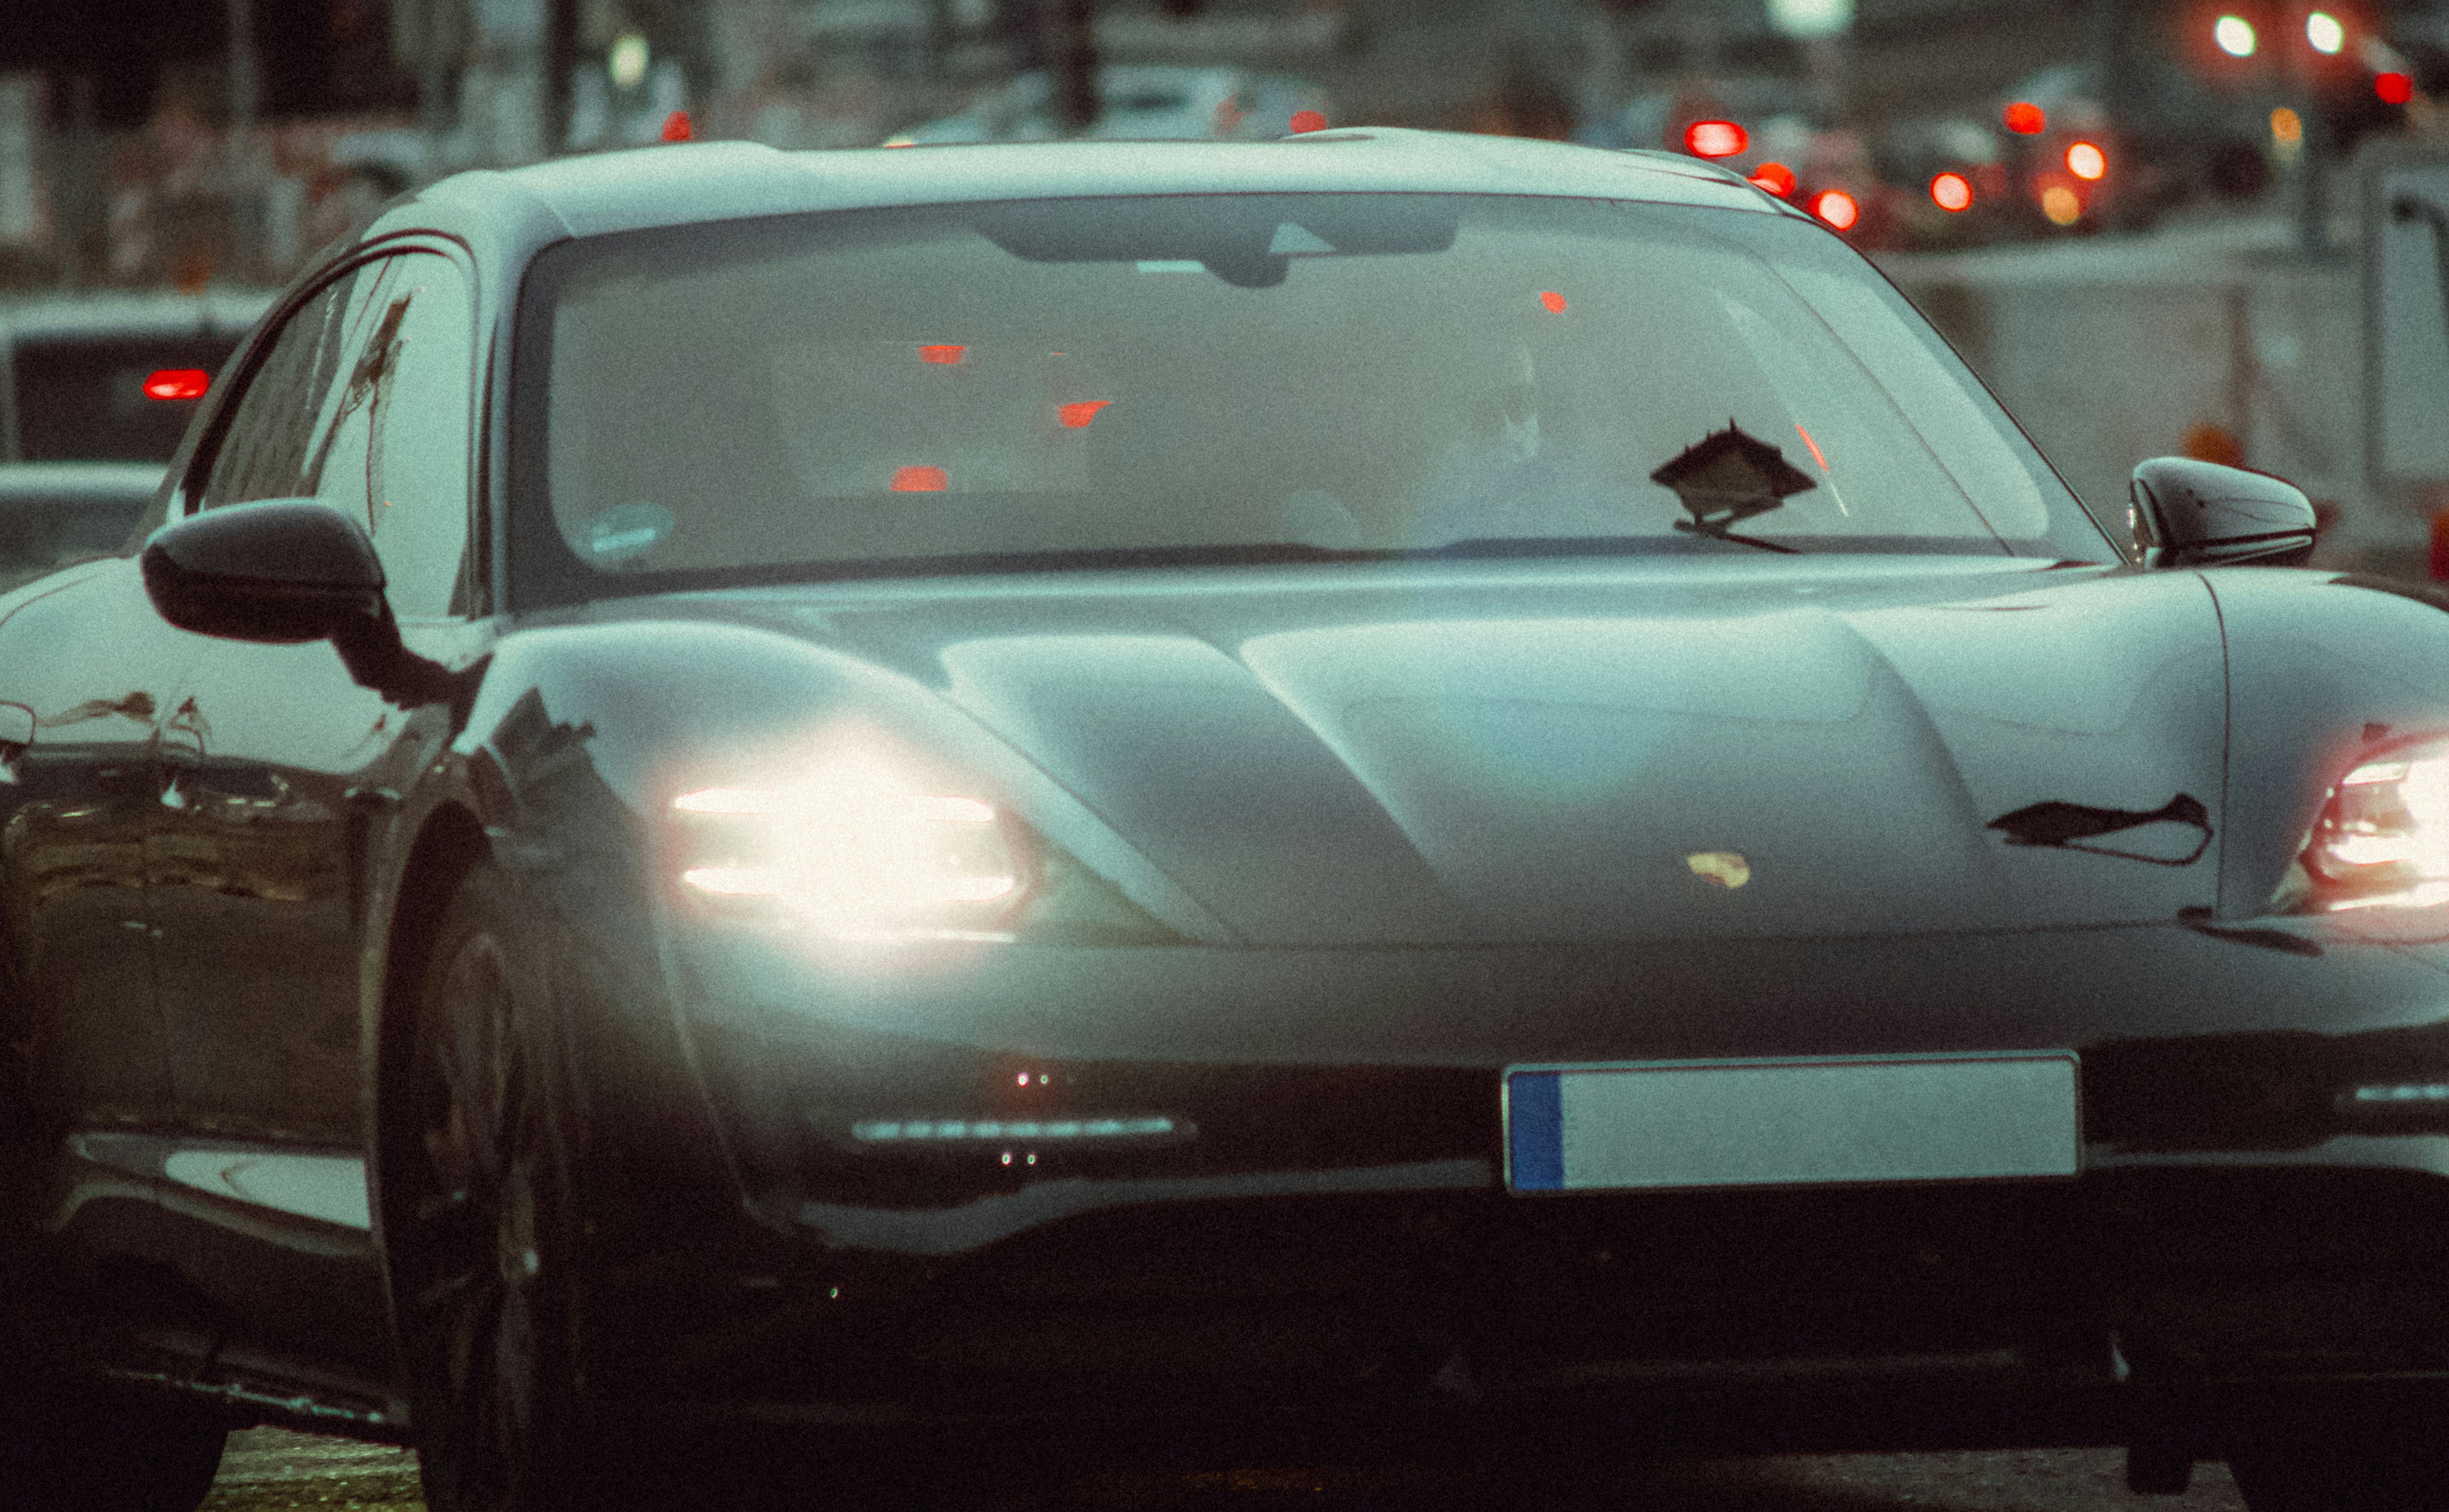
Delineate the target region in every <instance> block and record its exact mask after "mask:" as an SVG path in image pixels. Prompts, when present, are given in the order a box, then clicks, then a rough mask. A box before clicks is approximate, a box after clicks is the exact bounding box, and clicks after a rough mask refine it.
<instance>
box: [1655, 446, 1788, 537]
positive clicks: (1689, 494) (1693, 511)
mask: <svg viewBox="0 0 2449 1512" xmlns="http://www.w3.org/2000/svg"><path fill="white" fill-rule="evenodd" d="M1649 480H1650V481H1651V482H1653V483H1656V484H1659V485H1660V486H1662V487H1665V488H1670V489H1673V490H1674V491H1675V497H1676V499H1677V500H1678V501H1680V502H1681V503H1682V504H1683V506H1684V508H1685V511H1686V512H1687V514H1690V515H1691V516H1692V517H1691V518H1690V519H1688V520H1677V521H1675V528H1676V529H1677V530H1679V531H1682V532H1684V533H1686V534H1687V535H1707V536H1708V537H1710V538H1711V539H1713V540H1720V541H1734V542H1737V543H1739V544H1741V545H1744V546H1757V547H1759V548H1760V549H1761V550H1762V551H1764V552H1789V553H1792V552H1794V551H1795V548H1793V547H1791V546H1780V545H1778V544H1777V543H1775V542H1773V541H1764V540H1762V539H1760V538H1759V537H1758V536H1753V535H1738V534H1736V533H1734V527H1735V526H1738V525H1741V524H1742V523H1743V522H1744V521H1745V520H1747V519H1750V518H1751V517H1752V516H1753V515H1755V514H1767V513H1768V512H1769V511H1771V510H1775V509H1784V507H1785V500H1786V497H1787V495H1789V494H1802V493H1806V492H1808V491H1810V490H1812V489H1815V488H1818V487H1819V486H1820V485H1819V483H1818V482H1817V481H1815V480H1814V479H1813V478H1811V477H1810V476H1809V475H1806V474H1804V473H1803V472H1802V471H1801V470H1800V469H1798V468H1796V467H1795V465H1794V464H1793V463H1791V462H1788V461H1787V460H1786V459H1785V454H1784V452H1781V451H1779V450H1778V449H1777V448H1776V447H1774V446H1771V445H1769V444H1768V443H1767V442H1766V441H1764V440H1762V439H1761V438H1760V437H1759V436H1751V435H1747V434H1745V431H1744V428H1743V427H1742V426H1740V425H1737V424H1736V423H1735V422H1734V420H1733V419H1731V418H1729V419H1728V420H1727V421H1726V429H1725V430H1723V431H1711V432H1710V433H1709V434H1708V435H1707V436H1703V437H1701V438H1700V439H1699V440H1698V441H1695V442H1693V443H1692V444H1691V445H1690V446H1687V447H1686V448H1685V449H1684V450H1682V451H1681V452H1678V453H1676V454H1675V455H1674V456H1671V457H1669V458H1668V460H1667V461H1666V463H1665V464H1664V465H1663V466H1661V467H1660V468H1659V469H1658V471H1657V472H1655V473H1652V474H1650V475H1649Z"/></svg>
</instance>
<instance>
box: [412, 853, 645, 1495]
mask: <svg viewBox="0 0 2449 1512" xmlns="http://www.w3.org/2000/svg"><path fill="white" fill-rule="evenodd" d="M514 921H515V913H514V909H513V907H512V904H511V896H510V892H509V889H508V886H507V884H506V883H505V882H503V880H502V879H501V877H500V876H499V875H498V874H496V873H495V872H493V871H492V870H491V869H490V868H486V867H482V866H480V867H478V868H476V869H475V870H473V871H472V872H470V873H469V874H468V875H467V877H466V878H464V879H463V880H462V881H461V882H460V883H459V886H458V889H457V891H456V893H455V894H454V895H453V898H452V901H451V902H450V905H449V907H448V908H447V910H446V911H445V914H444V917H443V921H442V927H441V929H440V931H439V933H438V935H437V936H436V938H435V940H434V948H433V953H432V955H431V956H430V957H429V958H428V960H427V963H426V968H425V971H424V974H423V978H422V979H421V982H420V986H419V990H418V993H417V997H416V1000H415V1004H414V1007H415V1040H414V1050H413V1053H412V1055H411V1057H410V1060H409V1063H408V1064H407V1066H406V1067H405V1068H404V1075H402V1076H400V1077H399V1078H398V1082H397V1086H396V1088H395V1096H394V1098H393V1099H391V1100H390V1102H389V1105H387V1106H386V1107H385V1109H384V1110H383V1115H382V1116H383V1129H382V1144H383V1208H384V1221H385V1242H386V1247H387V1250H388V1255H389V1260H390V1265H391V1282H392V1294H393V1309H394V1316H395V1320H396V1322H397V1326H398V1329H399V1339H400V1347H401V1352H402V1355H403V1357H404V1364H405V1365H406V1367H407V1372H408V1384H409V1394H410V1408H411V1412H412V1415H413V1419H414V1422H415V1434H416V1448H417V1463H418V1467H419V1470H420V1472H421V1474H422V1477H423V1480H424V1485H425V1500H426V1504H427V1505H428V1506H429V1507H430V1508H431V1509H432V1512H582V1509H585V1512H596V1509H610V1508H617V1507H622V1506H625V1505H626V1504H627V1499H625V1498H624V1497H623V1496H622V1495H621V1494H620V1491H619V1485H620V1480H621V1478H620V1477H619V1476H618V1475H616V1474H612V1473H609V1464H608V1462H609V1459H610V1457H611V1450H612V1448H613V1447H614V1444H615V1440H614V1437H613V1436H612V1435H611V1434H610V1433H609V1432H607V1430H606V1429H605V1428H604V1427H603V1426H602V1425H600V1423H599V1422H598V1420H597V1418H596V1416H595V1414H593V1413H592V1412H591V1411H590V1410H589V1408H588V1403H587V1401H586V1397H585V1393H584V1391H583V1390H582V1389H581V1387H582V1384H583V1374H582V1371H583V1351H582V1347H581V1345H582V1335H581V1324H582V1317H583V1313H582V1297H583V1294H584V1293H583V1288H582V1285H581V1282H582V1267H581V1264H580V1256H579V1250H578V1246H577V1245H576V1243H575V1242H574V1240H575V1237H576V1235H577V1232H578V1223H577V1221H576V1218H575V1215H574V1213H573V1211H572V1210H573V1201H572V1192H571V1185H570V1181H569V1170H570V1161H571V1155H572V1152H571V1151H570V1150H569V1147H568V1143H567V1140H566V1139H565V1137H564V1135H565V1129H564V1125H563V1123H562V1120H561V1118H560V1116H559V1110H560V1107H561V1105H562V1103H563V1101H564V1099H563V1098H562V1097H561V1096H560V1095H558V1094H559V1088H558V1084H557V1080H556V1078H557V1076H558V1075H559V1072H560V1068H561V1055H560V1052H559V1048H558V1045H559V1038H558V1036H557V1035H556V1034H555V1032H554V1027H555V1026H554V1024H553V1022H552V1019H551V1018H550V999H549V997H548V995H547V993H546V992H545V990H544V985H543V983H542V981H541V980H540V979H539V978H538V975H537V963H536V960H535V958H534V955H533V954H532V953H531V952H530V953H527V954H522V952H521V951H520V949H519V946H518V935H517V932H516V930H515V927H514Z"/></svg>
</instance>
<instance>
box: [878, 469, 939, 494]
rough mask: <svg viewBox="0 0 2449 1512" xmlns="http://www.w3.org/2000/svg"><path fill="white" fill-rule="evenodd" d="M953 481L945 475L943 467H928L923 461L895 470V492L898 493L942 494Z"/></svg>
mask: <svg viewBox="0 0 2449 1512" xmlns="http://www.w3.org/2000/svg"><path fill="white" fill-rule="evenodd" d="M952 481H953V480H952V479H951V478H949V477H946V476H945V475H944V470H943V469H942V468H940V467H928V466H926V465H925V464H923V463H922V464H920V465H918V466H916V467H897V468H895V469H894V470H893V492H895V493H896V494H941V493H942V492H944V490H945V489H947V488H949V487H951V486H952Z"/></svg>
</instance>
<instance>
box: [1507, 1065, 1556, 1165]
mask: <svg viewBox="0 0 2449 1512" xmlns="http://www.w3.org/2000/svg"><path fill="white" fill-rule="evenodd" d="M1505 1122H1506V1131H1507V1134H1508V1136H1509V1137H1510V1138H1511V1139H1512V1141H1513V1149H1512V1151H1511V1152H1510V1153H1511V1155H1512V1166H1513V1173H1514V1191H1516V1192H1562V1191H1564V1190H1565V1088H1564V1078H1563V1077H1561V1076H1558V1075H1557V1074H1556V1073H1555V1072H1552V1071H1532V1072H1521V1073H1517V1074H1516V1075H1514V1076H1512V1077H1510V1078H1508V1079H1507V1081H1506V1087H1505Z"/></svg>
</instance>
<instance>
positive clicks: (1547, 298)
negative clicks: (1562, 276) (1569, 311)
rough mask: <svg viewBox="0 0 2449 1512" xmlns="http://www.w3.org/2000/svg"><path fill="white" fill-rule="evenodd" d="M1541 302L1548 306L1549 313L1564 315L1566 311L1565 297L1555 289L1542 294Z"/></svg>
mask: <svg viewBox="0 0 2449 1512" xmlns="http://www.w3.org/2000/svg"><path fill="white" fill-rule="evenodd" d="M1539 302H1540V303H1542V304H1544V305H1546V306H1547V307H1548V313H1549V314H1550V315H1562V314H1564V313H1565V297H1564V296H1563V295H1561V294H1559V293H1557V292H1556V291H1555V290H1553V289H1550V290H1549V291H1548V292H1547V293H1545V294H1542V295H1540V296H1539Z"/></svg>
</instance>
